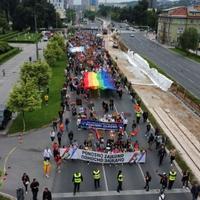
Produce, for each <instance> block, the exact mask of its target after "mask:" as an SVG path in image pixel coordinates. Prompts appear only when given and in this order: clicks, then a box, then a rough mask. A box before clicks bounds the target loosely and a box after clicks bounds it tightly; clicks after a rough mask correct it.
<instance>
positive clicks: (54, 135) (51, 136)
mask: <svg viewBox="0 0 200 200" xmlns="http://www.w3.org/2000/svg"><path fill="white" fill-rule="evenodd" d="M55 137H56V133H55V131H54V130H52V131H51V132H50V138H51V141H52V142H53V141H54V140H55Z"/></svg>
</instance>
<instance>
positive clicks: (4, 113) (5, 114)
mask: <svg viewBox="0 0 200 200" xmlns="http://www.w3.org/2000/svg"><path fill="white" fill-rule="evenodd" d="M11 118H12V112H11V111H9V110H8V109H7V108H6V107H5V106H4V105H2V104H1V105H0V130H3V129H5V128H6V126H7V124H8V122H9V121H10V120H11Z"/></svg>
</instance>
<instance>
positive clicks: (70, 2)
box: [64, 0, 74, 9]
mask: <svg viewBox="0 0 200 200" xmlns="http://www.w3.org/2000/svg"><path fill="white" fill-rule="evenodd" d="M73 6H74V0H64V8H65V9H69V8H71V9H72V8H73Z"/></svg>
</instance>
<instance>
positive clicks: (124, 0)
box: [74, 0, 133, 4]
mask: <svg viewBox="0 0 200 200" xmlns="http://www.w3.org/2000/svg"><path fill="white" fill-rule="evenodd" d="M127 1H133V0H107V2H108V3H116V2H117V3H118V2H127ZM99 2H105V0H99ZM74 3H75V4H81V0H74Z"/></svg>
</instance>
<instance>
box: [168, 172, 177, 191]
mask: <svg viewBox="0 0 200 200" xmlns="http://www.w3.org/2000/svg"><path fill="white" fill-rule="evenodd" d="M175 180H176V171H175V170H174V169H172V170H171V171H170V172H169V180H168V189H169V190H171V189H172V186H173V184H174V181H175Z"/></svg>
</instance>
